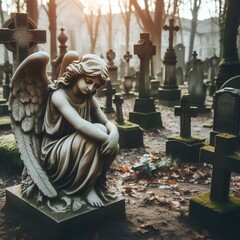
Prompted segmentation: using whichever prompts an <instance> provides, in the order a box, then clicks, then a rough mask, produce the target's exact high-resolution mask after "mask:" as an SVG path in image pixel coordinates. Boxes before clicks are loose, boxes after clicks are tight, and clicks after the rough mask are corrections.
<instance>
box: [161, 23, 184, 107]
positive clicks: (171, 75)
mask: <svg viewBox="0 0 240 240" xmlns="http://www.w3.org/2000/svg"><path fill="white" fill-rule="evenodd" d="M163 29H164V30H166V31H167V30H169V39H168V40H169V46H168V49H167V51H166V53H165V56H164V61H163V63H164V64H165V79H164V83H163V85H162V86H161V87H160V88H159V90H158V92H159V101H160V103H161V104H162V105H166V106H174V105H176V104H178V103H179V101H180V97H181V90H180V89H179V88H178V85H177V79H176V63H177V58H176V54H175V50H174V48H173V32H174V31H178V30H179V27H178V26H174V19H170V20H169V26H167V25H164V27H163Z"/></svg>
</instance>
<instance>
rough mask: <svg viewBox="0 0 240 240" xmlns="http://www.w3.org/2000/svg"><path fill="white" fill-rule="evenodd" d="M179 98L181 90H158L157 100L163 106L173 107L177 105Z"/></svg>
mask: <svg viewBox="0 0 240 240" xmlns="http://www.w3.org/2000/svg"><path fill="white" fill-rule="evenodd" d="M180 98H181V90H180V89H178V88H176V89H167V88H159V89H158V99H159V103H160V104H161V105H163V106H167V107H173V106H175V105H179V103H180Z"/></svg>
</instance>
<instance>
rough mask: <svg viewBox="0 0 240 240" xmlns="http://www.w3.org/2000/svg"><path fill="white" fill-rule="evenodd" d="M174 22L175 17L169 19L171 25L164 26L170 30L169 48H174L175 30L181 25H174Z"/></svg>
mask: <svg viewBox="0 0 240 240" xmlns="http://www.w3.org/2000/svg"><path fill="white" fill-rule="evenodd" d="M173 23H174V19H169V26H167V25H164V26H163V29H164V30H165V31H167V30H169V38H168V41H169V49H173V32H174V31H176V32H177V31H178V30H179V26H174V25H173Z"/></svg>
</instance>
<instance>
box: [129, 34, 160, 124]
mask: <svg viewBox="0 0 240 240" xmlns="http://www.w3.org/2000/svg"><path fill="white" fill-rule="evenodd" d="M155 52H156V46H154V45H153V44H152V41H151V40H150V35H149V33H141V34H140V40H139V41H138V44H136V45H134V54H137V55H138V57H139V58H140V74H139V96H138V98H136V100H135V105H134V112H130V113H129V120H130V122H133V123H137V124H139V125H140V126H141V127H142V128H143V129H153V128H160V127H162V120H161V116H160V112H156V108H155V105H154V100H153V98H150V87H149V85H150V84H149V64H150V63H149V61H150V59H151V58H152V56H153V55H154V54H155Z"/></svg>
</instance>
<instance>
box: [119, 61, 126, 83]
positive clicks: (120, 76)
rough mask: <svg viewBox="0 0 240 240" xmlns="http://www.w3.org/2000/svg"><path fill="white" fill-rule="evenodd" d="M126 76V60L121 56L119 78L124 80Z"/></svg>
mask: <svg viewBox="0 0 240 240" xmlns="http://www.w3.org/2000/svg"><path fill="white" fill-rule="evenodd" d="M124 76H125V62H124V60H123V59H122V58H121V59H120V64H119V79H120V80H122V79H123V78H124Z"/></svg>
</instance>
